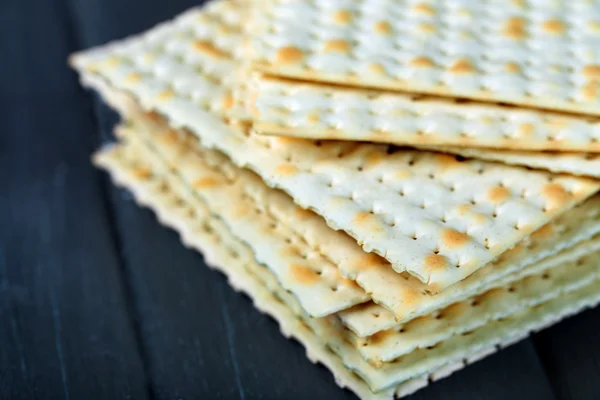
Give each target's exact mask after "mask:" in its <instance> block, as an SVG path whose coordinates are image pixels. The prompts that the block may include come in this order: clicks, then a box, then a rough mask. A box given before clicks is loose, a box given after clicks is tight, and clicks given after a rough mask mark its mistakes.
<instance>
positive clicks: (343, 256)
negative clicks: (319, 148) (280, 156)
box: [124, 106, 600, 336]
mask: <svg viewBox="0 0 600 400" xmlns="http://www.w3.org/2000/svg"><path fill="white" fill-rule="evenodd" d="M124 113H125V115H126V116H129V117H130V118H134V119H135V123H134V127H133V128H134V129H133V130H134V131H135V133H136V134H137V135H138V136H140V137H141V138H143V139H141V140H142V141H145V143H143V146H144V145H145V146H149V147H152V148H153V149H154V150H155V154H152V155H150V156H148V158H156V157H162V158H164V159H165V160H166V162H167V163H169V165H170V167H171V169H177V170H179V172H180V175H181V177H182V180H183V181H185V184H187V185H188V186H189V187H190V188H191V190H192V191H194V192H196V193H197V195H198V196H200V197H202V198H204V199H205V200H206V201H207V202H208V203H209V204H213V207H216V209H217V210H218V212H219V214H220V215H221V216H222V218H224V219H225V220H226V221H227V222H228V224H229V226H230V227H231V229H235V231H238V230H240V229H245V228H244V224H243V223H241V222H240V220H239V217H240V211H239V209H240V206H239V204H236V203H238V202H231V201H229V200H228V199H231V198H236V197H239V198H242V199H243V198H244V197H249V199H247V200H248V201H250V202H251V203H252V207H259V208H261V209H262V211H263V212H264V213H265V215H266V216H268V218H269V221H267V222H265V224H266V223H268V224H276V225H275V226H277V227H278V228H277V229H276V230H264V231H263V232H262V234H263V236H272V235H275V236H276V237H275V238H273V239H271V241H273V242H276V241H277V240H278V241H279V242H280V243H284V242H288V241H289V242H290V243H292V240H290V239H293V243H294V244H296V243H298V239H297V238H301V243H300V244H299V245H300V246H301V247H299V249H300V254H301V255H302V258H303V259H304V261H302V260H300V262H298V261H296V263H295V265H298V264H300V263H301V264H300V265H306V268H308V269H307V270H306V271H307V273H308V277H309V278H310V279H311V280H312V281H314V282H319V281H320V280H325V282H324V283H323V284H320V285H317V287H318V288H325V289H326V288H327V287H331V288H335V289H336V290H338V287H341V288H342V289H343V288H350V287H352V285H350V284H346V283H345V281H344V280H343V279H340V278H339V276H337V274H334V271H330V272H328V270H329V269H330V268H331V267H332V266H333V267H335V268H337V269H338V270H339V272H340V273H341V274H342V276H344V277H346V278H347V279H351V280H355V281H356V282H357V283H358V284H359V285H360V286H361V287H362V288H364V289H365V291H366V292H367V293H369V295H370V297H372V298H373V300H374V301H375V302H377V303H379V304H380V305H381V306H376V307H369V311H365V310H363V309H362V308H359V309H360V310H361V311H358V312H357V311H353V310H354V309H353V308H351V309H348V310H347V311H344V312H343V313H342V314H341V315H343V317H344V320H345V321H348V322H349V325H350V326H351V328H353V329H354V330H355V331H357V332H359V334H360V335H361V336H364V335H365V331H366V332H369V334H372V333H374V332H376V331H379V330H383V329H389V328H391V327H393V326H396V325H398V324H399V323H402V322H406V321H408V320H410V319H412V318H415V317H418V316H422V315H425V314H428V313H430V312H433V311H434V310H437V309H439V308H440V307H445V306H447V305H449V304H451V303H453V302H456V301H459V300H463V299H465V298H467V297H470V296H473V295H476V294H478V293H482V292H483V291H485V290H488V289H490V288H492V287H496V286H500V285H504V284H507V283H510V282H512V281H514V280H518V279H521V278H523V277H524V276H527V275H531V274H534V273H536V272H539V271H541V270H544V269H548V268H551V267H553V266H555V265H557V264H558V265H560V264H561V263H564V262H566V261H568V260H570V259H574V258H576V257H579V256H580V255H581V254H584V253H585V252H586V251H592V250H595V249H597V248H598V245H599V244H600V241H598V240H596V241H594V242H593V243H592V244H591V247H590V244H588V245H586V246H584V245H580V246H576V247H575V248H573V249H571V247H572V246H574V245H575V244H576V243H579V242H582V241H584V240H586V239H589V238H590V237H591V236H592V235H594V234H596V233H598V232H599V230H600V196H596V197H594V198H593V199H590V200H588V201H586V202H585V203H584V204H582V205H580V206H577V207H576V208H575V209H574V210H571V211H569V212H568V213H565V214H564V215H562V216H560V217H559V218H557V219H555V220H553V221H552V222H550V223H549V224H547V225H546V226H544V227H542V228H540V229H539V230H538V231H536V232H534V234H533V235H532V236H531V237H530V238H528V240H526V241H525V242H522V243H520V244H518V245H517V246H516V247H515V248H513V249H512V250H511V251H509V252H507V253H504V254H503V255H502V256H501V257H500V258H499V259H498V260H497V261H496V262H494V263H491V264H490V265H488V266H487V267H485V268H482V269H480V270H479V271H477V272H476V273H475V274H473V275H471V276H469V277H468V278H466V279H465V280H463V281H461V282H459V283H457V284H455V285H453V286H452V287H450V288H448V289H446V290H444V291H443V292H442V293H440V294H438V295H436V296H431V295H429V294H427V292H426V290H427V286H426V285H424V284H423V283H422V282H420V281H419V280H418V279H416V278H411V277H409V276H407V274H397V273H395V272H394V271H393V269H392V268H391V267H390V264H389V263H388V262H387V261H386V260H384V259H382V258H380V257H377V256H373V255H367V254H365V253H364V251H363V250H362V249H361V248H360V247H359V246H357V244H356V242H355V241H354V240H353V239H352V238H350V237H349V236H348V235H346V234H344V233H343V232H341V231H334V230H332V229H331V228H329V227H328V226H327V225H326V224H325V222H324V221H323V219H322V218H320V217H319V216H318V215H316V214H314V213H312V212H310V211H306V210H304V209H302V208H300V207H299V206H298V205H296V204H295V203H294V202H293V201H292V199H291V198H290V197H289V196H287V195H285V194H284V193H282V192H280V191H277V190H274V189H271V188H269V187H267V186H266V185H265V184H264V183H263V182H262V181H261V180H260V179H258V178H257V177H256V176H255V175H254V174H252V173H249V172H248V171H246V170H244V169H240V168H238V167H236V166H235V165H233V164H231V163H230V161H229V160H228V159H227V158H226V157H224V156H223V155H222V154H219V153H215V152H214V151H211V150H208V149H205V148H203V147H202V146H200V145H199V144H198V143H197V140H195V137H194V136H193V135H191V134H186V132H184V131H183V130H180V131H174V130H172V129H169V128H168V126H167V124H166V122H165V121H164V120H162V119H161V118H159V117H157V116H149V115H145V114H143V113H140V112H139V111H138V112H136V111H135V106H132V108H131V109H129V110H126V111H124ZM174 133H176V134H175V135H174ZM190 160H191V161H190ZM207 160H208V161H207ZM211 160H212V161H211ZM207 162H208V164H209V165H211V166H212V167H210V168H208V169H209V171H208V173H210V174H211V175H212V176H213V177H214V180H215V181H225V180H226V179H227V178H226V177H229V179H235V183H234V184H233V185H235V186H236V187H237V189H236V190H238V191H239V192H235V191H234V192H232V188H228V187H224V186H222V185H221V186H218V185H214V186H213V187H212V189H213V190H210V189H211V188H206V185H196V184H195V182H197V181H198V180H199V179H205V178H198V176H199V175H202V174H205V173H206V169H207V167H206V165H207ZM217 169H219V170H222V174H221V176H220V177H216V175H215V174H216V173H217V172H216V170H217ZM203 170H204V172H203ZM233 185H232V186H233ZM242 202H243V201H242ZM252 215H253V218H254V219H256V218H258V217H257V216H255V215H254V214H252ZM582 221H583V222H582ZM241 235H242V236H243V237H244V240H246V242H247V243H249V244H251V247H253V248H255V249H257V250H255V251H257V252H258V253H257V256H258V257H259V259H260V260H263V261H264V262H265V263H266V264H267V265H269V264H268V263H269V262H273V257H274V255H273V254H272V250H273V249H279V248H280V246H274V245H273V244H270V242H267V241H265V243H267V247H265V248H262V249H261V247H260V244H258V245H257V244H256V243H254V242H255V241H256V239H255V238H254V235H253V234H252V233H250V235H244V232H242V233H241ZM265 239H266V238H265ZM263 240H264V239H263ZM565 249H567V250H565ZM561 251H562V252H561ZM558 252H560V254H558V255H555V254H556V253H558ZM263 253H264V254H265V255H263ZM551 256H552V257H551ZM544 258H546V259H544ZM275 262H277V260H275ZM307 262H308V263H309V264H306V263H307ZM280 264H281V263H280ZM531 264H534V265H531ZM293 265H294V263H292V266H293ZM524 267H527V268H524ZM271 268H273V267H271ZM274 268H275V269H276V270H286V269H289V268H286V266H285V264H283V265H281V266H277V265H275V267H274ZM290 270H291V269H290ZM317 274H320V275H318V276H317ZM288 275H289V277H288V278H286V279H288V280H289V279H293V282H292V283H291V285H292V286H293V285H299V286H300V287H304V286H307V284H308V283H307V282H306V279H301V280H298V276H296V275H294V274H292V273H288ZM331 275H333V276H335V277H336V282H333V281H332V280H331V279H329V280H327V277H328V276H331ZM284 286H285V284H284ZM308 286H310V285H308ZM325 294H327V291H325ZM315 301H316V300H315ZM382 307H385V308H387V310H386V309H383V308H382ZM373 308H374V309H373ZM328 310H329V311H331V308H328ZM388 310H389V311H388ZM375 313H376V314H378V318H377V321H376V323H375V324H370V325H368V326H365V323H364V322H366V321H365V317H367V318H368V317H369V315H373V314H375ZM369 319H370V318H369Z"/></svg>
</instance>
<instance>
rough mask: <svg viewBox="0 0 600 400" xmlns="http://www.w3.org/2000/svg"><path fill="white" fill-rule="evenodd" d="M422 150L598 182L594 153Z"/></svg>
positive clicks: (599, 170)
mask: <svg viewBox="0 0 600 400" xmlns="http://www.w3.org/2000/svg"><path fill="white" fill-rule="evenodd" d="M419 147H420V146H419ZM423 148H426V149H429V150H435V151H441V152H444V153H449V154H456V155H460V156H463V157H469V158H478V159H480V160H488V161H496V162H502V163H506V164H513V165H522V166H525V167H530V168H538V169H545V170H548V171H552V172H556V173H568V174H573V175H582V176H591V177H594V178H600V154H597V153H566V152H560V153H556V152H535V151H517V150H500V149H483V148H475V147H457V146H424V147H423Z"/></svg>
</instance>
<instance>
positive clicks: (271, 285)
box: [96, 148, 600, 398]
mask: <svg viewBox="0 0 600 400" xmlns="http://www.w3.org/2000/svg"><path fill="white" fill-rule="evenodd" d="M121 150H122V149H121V148H116V149H113V150H108V151H106V152H104V153H101V154H100V155H99V156H98V157H97V158H96V160H97V162H98V163H99V164H100V165H102V166H103V167H105V168H107V169H109V170H110V171H111V172H112V174H113V176H114V177H115V179H116V180H118V181H120V182H121V183H122V184H125V185H126V186H128V187H130V188H131V189H132V190H133V192H134V194H135V195H136V198H137V199H138V201H140V203H143V204H146V205H149V206H150V207H151V208H153V209H154V210H155V211H156V212H157V215H158V216H159V217H160V218H161V219H162V220H163V222H165V223H167V224H168V225H170V226H173V227H174V228H175V229H177V230H178V231H179V232H180V233H181V234H182V238H183V239H184V241H185V242H186V243H188V244H194V245H195V247H200V248H201V249H204V251H205V255H206V256H207V259H208V260H209V261H210V262H211V263H212V264H214V265H216V266H221V268H220V269H222V270H224V271H225V272H227V273H228V274H229V275H230V280H231V281H232V284H233V285H235V286H237V287H238V288H240V289H243V290H244V291H246V292H248V293H249V295H250V296H251V297H253V298H254V300H255V303H256V305H257V307H258V308H259V309H261V310H262V311H264V312H266V313H268V314H271V315H272V316H273V317H274V318H275V319H277V320H278V321H279V323H280V325H281V326H282V330H283V331H284V332H287V333H288V334H290V333H292V334H293V335H294V336H295V337H297V338H298V339H299V341H301V342H302V343H303V344H304V345H305V347H307V350H308V353H309V357H310V358H311V359H313V360H314V361H319V362H322V363H324V364H325V365H326V366H328V368H329V369H331V370H332V371H333V372H334V375H335V376H336V381H337V382H338V383H339V384H340V385H342V386H347V387H349V388H351V389H352V390H353V391H354V392H356V393H357V394H358V395H359V396H361V397H363V398H367V397H370V396H371V392H370V391H369V389H368V388H367V387H366V386H365V384H364V383H363V382H362V381H361V380H360V379H358V378H357V377H356V375H353V374H351V373H349V371H348V369H347V368H344V367H342V365H343V364H345V365H348V364H349V362H348V361H349V360H350V361H352V360H353V359H357V358H360V357H359V355H358V352H357V351H356V349H355V348H353V347H352V346H350V345H349V344H348V343H347V342H346V341H345V340H343V338H342V337H341V336H340V335H339V333H336V329H335V327H331V326H329V325H328V324H327V323H326V322H325V320H323V319H311V318H307V317H306V316H305V315H302V311H301V309H300V308H299V307H298V305H297V303H295V304H294V302H295V300H294V299H293V297H291V296H289V295H287V293H286V292H285V291H283V290H282V289H281V287H280V286H279V285H278V284H277V281H276V280H275V279H274V277H273V276H272V275H270V273H269V272H268V270H267V269H266V268H264V267H262V266H259V265H258V264H256V263H255V262H254V261H253V256H252V253H251V252H250V251H249V249H248V248H247V246H245V245H244V244H243V243H241V242H239V240H236V239H235V238H234V237H233V236H232V235H231V233H229V231H228V230H227V227H226V226H225V225H223V224H222V223H220V222H219V221H218V220H217V219H215V218H214V217H211V216H210V215H209V214H207V213H206V212H204V213H202V212H199V211H197V210H198V208H194V207H193V206H191V207H190V206H189V205H188V203H186V202H185V201H184V200H183V198H184V197H187V196H186V195H185V194H184V195H183V196H177V195H175V194H174V193H172V192H170V191H171V190H173V189H172V188H169V187H168V186H166V184H165V181H164V180H163V179H161V178H158V177H156V176H155V174H154V172H153V171H152V170H151V169H149V168H148V167H147V166H140V165H135V163H134V164H132V165H127V162H125V160H124V159H122V158H120V157H122V153H123V151H121ZM208 220H210V221H211V223H210V224H209V225H208V226H209V229H206V228H207V221H208ZM211 232H212V233H211ZM217 232H218V233H219V234H220V237H221V242H217V241H215V240H214V237H215V235H216V234H217ZM210 238H213V239H212V240H210ZM204 243H206V244H204ZM219 243H220V246H219ZM219 247H226V249H225V250H223V249H220V248H219ZM240 264H242V270H240V269H239V265H240ZM225 265H227V268H223V267H224V266H225ZM252 274H253V275H254V276H253V275H252ZM261 280H262V283H263V284H264V285H266V287H267V288H268V290H265V287H262V286H261V285H260V282H261ZM597 286H598V284H597V281H596V280H595V281H593V282H590V283H589V284H587V285H584V286H583V287H582V288H580V289H578V290H576V291H574V292H572V293H570V294H569V295H567V296H564V297H563V298H562V299H558V300H554V301H550V302H547V303H544V304H542V305H539V306H537V307H535V308H533V309H530V310H527V312H524V313H521V315H516V316H514V317H511V319H512V321H510V320H511V319H508V320H509V322H510V323H508V324H507V323H503V322H504V321H500V322H498V323H497V324H495V325H494V324H492V325H494V326H492V327H490V328H489V329H487V330H482V332H475V333H469V334H468V335H460V338H458V339H456V338H455V339H454V340H453V341H452V340H449V341H448V342H450V344H449V345H443V346H438V347H436V348H434V349H430V350H428V351H421V352H420V353H421V354H419V352H418V351H417V352H413V353H411V355H410V356H409V357H408V358H409V361H411V362H412V365H411V364H407V365H404V366H402V369H403V370H405V371H407V373H405V374H404V375H405V376H409V375H412V377H411V378H409V379H407V380H405V381H402V383H400V382H398V383H395V384H393V385H391V386H389V387H387V388H385V389H384V390H382V391H381V393H380V394H379V395H378V396H377V397H383V398H385V397H388V398H389V397H392V395H393V394H394V393H396V394H400V395H401V394H406V393H407V392H411V391H413V390H414V389H416V388H419V387H420V386H422V385H424V384H426V383H427V379H428V378H430V379H435V378H436V377H437V378H440V377H443V376H445V375H446V374H448V373H451V372H452V371H454V370H455V369H457V368H461V367H462V366H463V365H465V363H467V362H469V361H473V360H475V359H477V358H479V357H480V356H483V355H485V354H488V353H490V352H493V351H494V349H495V348H496V347H497V346H499V345H502V344H503V343H510V342H512V341H514V340H517V339H520V338H522V337H523V336H526V335H527V333H528V332H529V331H531V330H535V329H539V328H541V327H544V326H546V325H548V324H551V323H552V322H554V321H556V320H558V319H560V318H561V317H563V316H566V315H569V314H572V313H574V312H576V311H577V310H578V309H580V308H581V307H585V306H588V305H591V304H595V303H596V302H597V301H598V298H599V297H600V295H597V294H595V293H596V292H598V290H597ZM283 303H286V305H287V306H285V305H284V304H283ZM507 327H508V328H507ZM311 330H312V331H319V332H318V333H319V335H318V336H319V337H321V338H323V337H324V338H329V339H330V341H329V342H330V343H335V342H336V341H337V343H338V346H336V348H334V350H335V351H336V352H337V353H338V356H336V355H334V354H333V353H332V352H331V351H328V350H326V348H327V347H326V346H325V345H324V344H323V343H322V342H320V341H319V339H317V337H316V336H315V335H314V333H312V332H311ZM329 346H330V347H331V344H330V345H329ZM440 349H441V350H440ZM436 354H437V356H436ZM424 360H425V361H426V362H424ZM429 360H435V362H429ZM419 363H420V364H419ZM359 364H360V363H359ZM414 366H417V368H414ZM424 366H425V367H427V369H426V370H424V371H423V372H421V370H423V368H424ZM419 368H420V369H419ZM435 371H438V372H437V373H436V372H435ZM355 372H361V371H355ZM417 372H418V373H417ZM384 373H385V372H384Z"/></svg>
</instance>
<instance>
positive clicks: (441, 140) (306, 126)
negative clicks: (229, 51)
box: [236, 73, 600, 152]
mask: <svg viewBox="0 0 600 400" xmlns="http://www.w3.org/2000/svg"><path fill="white" fill-rule="evenodd" d="M247 82H248V84H247V85H246V86H247V87H246V88H245V92H243V93H242V92H240V93H238V94H236V96H238V97H239V98H240V99H241V101H242V102H243V104H240V107H244V108H245V109H246V112H247V113H248V114H249V115H250V116H251V117H252V120H253V124H254V127H255V130H256V132H257V133H260V134H265V135H280V136H290V137H300V138H308V139H336V140H353V141H369V142H381V143H391V144H396V145H411V146H418V145H423V146H425V145H437V146H441V145H446V146H451V145H452V146H462V147H481V148H501V149H513V150H554V151H579V152H599V151H600V119H599V118H593V117H587V118H583V117H581V116H575V115H566V114H563V113H556V112H540V111H538V110H531V109H521V108H516V107H510V106H506V105H503V106H502V105H498V104H482V103H478V102H475V101H465V100H462V99H461V100H457V99H447V98H439V97H432V96H425V95H419V94H407V93H389V92H382V91H378V90H367V89H353V88H346V87H337V86H331V85H318V84H309V83H304V82H294V81H290V80H282V79H275V78H273V77H271V76H264V75H262V74H256V73H255V74H249V77H248V78H247Z"/></svg>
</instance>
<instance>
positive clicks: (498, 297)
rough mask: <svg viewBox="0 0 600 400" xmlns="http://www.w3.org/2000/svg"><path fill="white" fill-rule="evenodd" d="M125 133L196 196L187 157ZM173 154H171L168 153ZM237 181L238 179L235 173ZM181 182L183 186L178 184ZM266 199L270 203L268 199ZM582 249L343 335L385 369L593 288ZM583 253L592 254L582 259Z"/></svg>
mask: <svg viewBox="0 0 600 400" xmlns="http://www.w3.org/2000/svg"><path fill="white" fill-rule="evenodd" d="M123 130H124V129H123V128H121V129H120V130H119V131H120V132H121V134H120V136H121V137H123V138H125V139H126V140H127V142H128V143H131V144H130V145H129V146H128V147H138V149H137V150H136V151H134V152H133V157H134V158H135V157H136V156H137V154H136V152H137V153H139V154H141V155H142V158H143V159H144V161H147V162H149V163H150V164H151V165H152V166H153V168H154V170H155V171H161V176H163V177H165V179H167V180H168V181H169V182H170V185H172V186H173V187H174V188H177V189H178V192H179V193H184V194H185V195H187V194H189V193H190V192H195V191H196V190H195V188H194V187H193V182H194V181H193V180H191V181H189V180H188V181H187V182H186V181H185V175H186V173H185V172H184V171H178V168H181V169H183V170H185V169H186V167H185V166H182V165H183V164H185V162H184V161H182V160H184V159H185V158H186V157H185V155H181V154H180V155H178V156H177V159H178V160H180V161H181V162H180V163H177V164H173V163H171V164H169V162H168V161H167V160H168V158H167V159H162V160H161V159H160V156H158V155H157V154H156V153H155V152H154V150H153V149H151V147H152V146H153V144H155V143H156V142H158V141H159V140H153V141H152V140H151V141H148V142H144V140H135V139H139V138H138V137H136V136H134V134H133V133H128V134H125V133H124V132H123ZM143 150H147V151H143ZM168 153H169V152H166V153H165V154H168ZM215 156H216V155H215ZM216 158H218V157H216ZM223 162H224V160H221V162H219V163H218V164H219V165H222V164H223ZM178 172H180V173H178ZM181 172H182V173H181ZM241 175H242V174H240V176H237V177H236V178H235V179H236V180H237V181H242V180H243V177H242V176H241ZM232 176H235V175H234V174H232ZM176 182H181V183H178V184H177V185H174V184H175V183H176ZM201 189H203V188H201ZM221 190H223V188H221ZM223 192H224V193H227V190H223ZM208 195H209V196H212V197H214V199H213V201H210V200H209V201H207V203H206V205H203V206H202V208H203V209H206V206H208V207H209V208H211V212H212V213H214V214H215V215H220V216H221V218H222V219H224V220H225V221H226V220H227V218H226V217H225V218H223V216H222V214H221V213H220V212H219V211H218V210H222V209H221V208H220V207H219V203H221V197H220V196H218V195H216V194H215V192H214V191H210V192H209V194H208ZM199 197H202V198H203V199H204V200H206V197H205V196H204V195H200V196H199ZM227 197H229V196H227ZM229 198H231V197H229ZM204 200H202V202H203V201H204ZM225 200H226V199H225ZM263 200H264V201H266V202H267V203H268V199H267V198H265V199H263ZM198 206H199V205H198ZM198 206H197V207H198ZM211 206H212V207H211ZM215 210H216V211H215ZM266 234H267V235H273V232H266ZM277 234H279V235H281V236H285V234H286V232H285V231H282V232H277V233H276V234H275V235H277ZM242 236H243V235H242ZM582 246H583V247H584V249H585V250H584V252H582V251H576V253H577V254H576V257H573V256H571V257H565V256H560V255H559V256H557V257H553V258H552V261H555V264H556V263H557V264H558V265H554V266H553V268H550V267H549V266H547V267H543V268H542V267H535V266H532V268H536V269H535V271H534V272H530V273H529V274H528V275H526V277H525V278H524V279H520V278H519V277H517V281H514V282H509V283H506V282H504V283H502V284H499V285H498V287H496V288H495V289H493V290H489V291H487V292H485V293H483V294H480V295H477V296H475V297H472V298H469V299H467V300H465V301H462V302H458V303H455V304H453V305H451V306H449V307H447V308H444V309H441V310H434V313H433V314H432V315H427V316H425V317H421V318H418V319H416V320H413V321H411V322H409V323H406V324H403V325H400V326H397V327H395V328H393V329H388V330H386V331H383V332H378V333H377V334H376V335H373V336H372V337H369V338H366V339H362V338H358V337H356V336H355V335H353V334H351V333H349V332H345V331H344V330H342V332H343V333H344V334H345V335H346V336H347V337H348V338H349V339H350V340H351V341H352V342H353V343H355V346H356V348H357V349H358V350H359V351H360V353H361V355H362V356H363V357H364V358H365V359H366V360H367V361H368V362H370V363H372V364H374V365H379V366H382V365H383V363H385V362H392V361H394V360H396V359H398V358H399V357H401V356H403V355H405V354H408V353H410V352H412V351H414V350H415V349H423V348H429V347H431V346H435V345H437V343H440V342H442V341H444V340H446V339H449V338H451V337H452V336H456V335H459V334H463V333H465V332H468V331H472V330H474V329H477V328H480V327H481V326H483V325H485V324H487V323H489V322H490V321H496V320H499V319H502V318H506V317H507V316H509V315H511V314H513V313H516V312H520V311H522V310H523V309H524V308H526V307H535V306H537V305H539V304H541V303H543V302H546V301H549V300H551V299H553V298H557V297H558V296H564V295H566V294H568V293H570V292H573V291H575V290H577V289H579V288H581V287H583V286H585V285H586V284H589V283H590V282H591V280H593V279H594V277H595V274H596V269H597V265H596V263H595V262H594V259H595V258H597V255H598V254H597V253H598V251H599V250H600V240H595V241H589V242H586V243H582V245H581V246H578V247H582ZM250 247H252V246H250ZM593 250H596V253H594V254H589V253H590V252H593ZM581 254H587V255H585V256H581ZM309 262H314V263H315V264H316V266H318V262H319V260H315V259H314V258H311V259H309ZM546 264H549V263H546ZM528 269H529V268H528ZM517 275H520V274H517ZM273 285H276V286H277V287H279V283H278V282H276V281H274V282H273ZM316 295H318V293H316ZM359 308H360V307H359ZM299 312H301V311H299ZM332 318H333V317H332ZM334 323H335V319H334ZM338 329H339V328H338Z"/></svg>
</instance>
